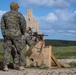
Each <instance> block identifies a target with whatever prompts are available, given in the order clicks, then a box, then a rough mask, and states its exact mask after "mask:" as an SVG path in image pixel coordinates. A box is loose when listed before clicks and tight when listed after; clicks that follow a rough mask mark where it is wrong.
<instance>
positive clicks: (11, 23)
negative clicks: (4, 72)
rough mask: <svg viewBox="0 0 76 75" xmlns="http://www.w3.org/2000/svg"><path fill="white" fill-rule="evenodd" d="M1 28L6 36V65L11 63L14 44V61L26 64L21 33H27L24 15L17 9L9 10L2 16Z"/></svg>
mask: <svg viewBox="0 0 76 75" xmlns="http://www.w3.org/2000/svg"><path fill="white" fill-rule="evenodd" d="M1 30H2V35H3V37H4V45H3V47H4V65H8V64H9V58H10V55H11V50H12V46H13V45H14V47H15V48H16V50H15V52H16V54H15V55H14V57H15V59H14V63H15V65H16V64H18V63H19V64H20V65H24V58H23V54H22V48H23V47H22V45H21V41H20V39H21V35H22V34H24V33H25V30H26V22H25V19H24V17H23V15H22V14H21V13H20V12H17V11H13V10H11V11H9V12H7V13H5V14H4V15H3V16H2V19H1Z"/></svg>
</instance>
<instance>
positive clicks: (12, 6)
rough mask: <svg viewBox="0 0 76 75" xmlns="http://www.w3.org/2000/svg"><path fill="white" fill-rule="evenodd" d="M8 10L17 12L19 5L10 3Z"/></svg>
mask: <svg viewBox="0 0 76 75" xmlns="http://www.w3.org/2000/svg"><path fill="white" fill-rule="evenodd" d="M10 8H11V10H17V9H18V8H19V5H18V3H17V2H12V3H11V4H10Z"/></svg>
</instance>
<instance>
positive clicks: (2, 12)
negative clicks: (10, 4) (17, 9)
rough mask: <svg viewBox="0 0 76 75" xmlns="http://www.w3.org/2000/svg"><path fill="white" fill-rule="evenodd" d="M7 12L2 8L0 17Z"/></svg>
mask: <svg viewBox="0 0 76 75" xmlns="http://www.w3.org/2000/svg"><path fill="white" fill-rule="evenodd" d="M5 12H6V11H2V10H0V19H1V17H2V15H3V14H4V13H5Z"/></svg>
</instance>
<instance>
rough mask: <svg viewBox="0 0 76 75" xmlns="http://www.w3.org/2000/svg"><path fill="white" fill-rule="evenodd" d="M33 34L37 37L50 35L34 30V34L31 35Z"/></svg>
mask: <svg viewBox="0 0 76 75" xmlns="http://www.w3.org/2000/svg"><path fill="white" fill-rule="evenodd" d="M31 36H35V37H43V36H48V35H44V34H38V33H37V32H34V34H33V35H31Z"/></svg>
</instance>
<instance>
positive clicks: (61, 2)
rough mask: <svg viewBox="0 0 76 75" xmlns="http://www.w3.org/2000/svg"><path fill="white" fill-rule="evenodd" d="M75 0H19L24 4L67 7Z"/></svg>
mask: <svg viewBox="0 0 76 75" xmlns="http://www.w3.org/2000/svg"><path fill="white" fill-rule="evenodd" d="M74 1H75V0H19V3H20V5H22V6H47V7H54V8H66V7H68V6H70V3H72V2H74Z"/></svg>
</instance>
